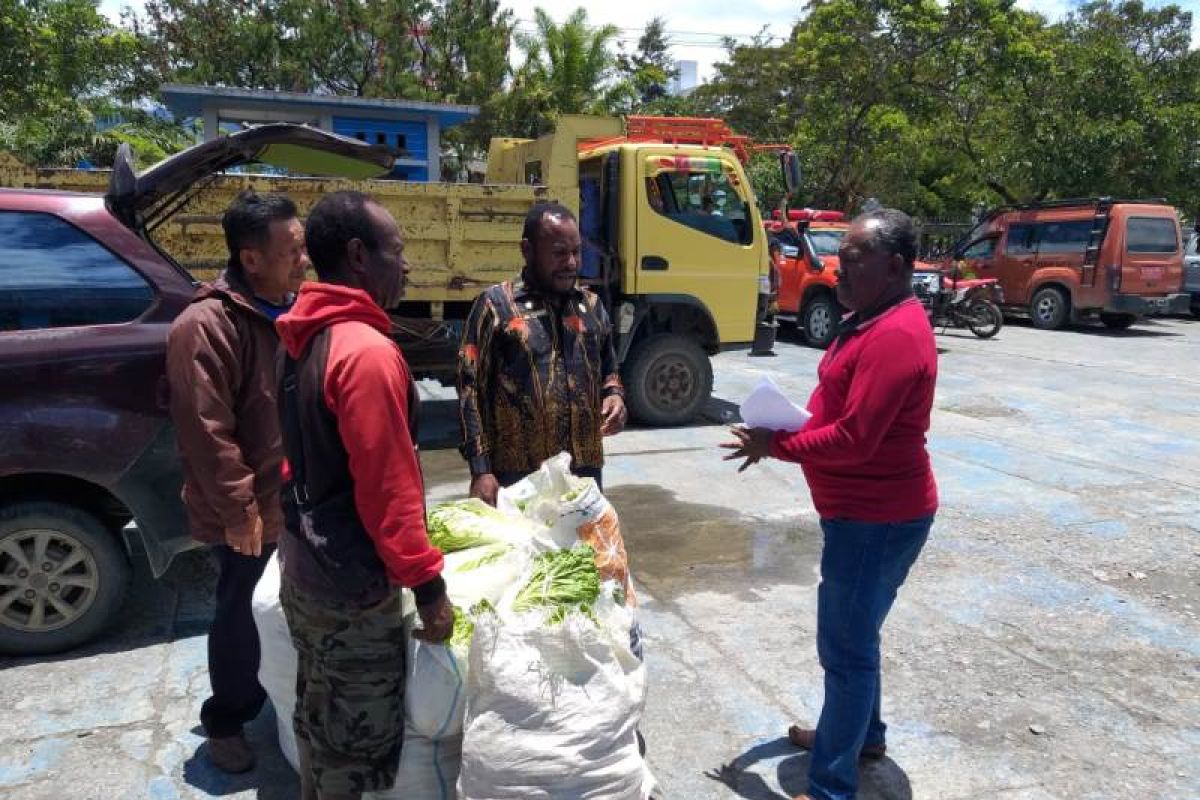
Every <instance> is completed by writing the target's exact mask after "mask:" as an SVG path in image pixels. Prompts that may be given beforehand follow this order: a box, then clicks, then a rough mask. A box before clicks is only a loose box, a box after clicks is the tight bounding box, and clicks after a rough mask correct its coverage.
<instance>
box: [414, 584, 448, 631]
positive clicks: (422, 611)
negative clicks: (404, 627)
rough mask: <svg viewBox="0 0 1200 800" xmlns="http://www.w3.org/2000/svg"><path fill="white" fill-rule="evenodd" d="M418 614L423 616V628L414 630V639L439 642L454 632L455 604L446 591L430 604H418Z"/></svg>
mask: <svg viewBox="0 0 1200 800" xmlns="http://www.w3.org/2000/svg"><path fill="white" fill-rule="evenodd" d="M417 614H418V615H419V616H420V617H421V629H420V630H416V631H413V638H414V639H420V640H421V641H423V642H430V643H431V644H437V643H438V642H444V641H446V640H447V639H449V638H450V635H451V634H452V633H454V606H452V605H450V598H449V597H447V596H446V593H445V592H442V596H441V597H439V598H438V599H437V600H435V601H434V602H432V603H430V604H429V605H427V606H417Z"/></svg>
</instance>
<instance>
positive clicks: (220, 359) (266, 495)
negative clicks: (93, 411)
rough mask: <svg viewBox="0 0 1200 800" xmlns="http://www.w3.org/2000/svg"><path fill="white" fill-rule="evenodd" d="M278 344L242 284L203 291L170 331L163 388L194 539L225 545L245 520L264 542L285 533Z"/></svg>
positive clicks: (230, 278)
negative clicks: (256, 519)
mask: <svg viewBox="0 0 1200 800" xmlns="http://www.w3.org/2000/svg"><path fill="white" fill-rule="evenodd" d="M278 348H279V335H278V334H277V333H276V332H275V325H274V323H273V322H272V321H271V319H270V318H269V317H268V316H267V315H266V314H264V313H263V312H262V311H260V310H259V309H258V308H257V307H256V306H255V305H254V300H253V294H252V292H251V291H250V288H249V287H248V286H247V285H246V283H245V282H244V280H243V279H242V277H241V275H240V274H238V273H237V272H234V271H231V270H226V271H225V272H223V273H222V274H221V276H220V277H219V278H218V279H217V280H216V282H214V283H213V284H206V285H204V286H203V287H201V289H200V291H199V292H198V293H197V294H196V297H195V299H194V300H193V301H192V304H191V305H190V306H188V307H187V308H186V309H185V310H184V312H183V313H182V314H180V315H179V317H178V318H177V319H176V320H175V322H174V324H172V325H171V332H170V334H169V335H168V337H167V379H168V381H169V382H170V386H171V418H172V420H173V421H174V423H175V432H176V436H177V438H178V441H179V452H180V456H181V458H182V460H183V478H184V484H183V502H184V504H185V505H186V506H187V511H188V521H189V522H190V523H191V528H192V538H194V539H196V540H198V541H201V542H204V543H206V544H221V543H224V541H225V529H226V528H231V527H234V526H236V525H238V524H240V523H243V522H245V521H246V520H247V519H248V518H249V517H250V515H251V514H252V513H257V514H258V515H259V516H261V517H262V521H263V541H265V542H273V541H275V540H276V539H278V538H279V534H280V532H281V531H282V530H283V512H282V509H281V507H280V505H279V489H280V486H281V485H282V483H283V477H282V474H281V468H282V464H283V443H282V439H281V438H280V434H279V417H278V412H277V410H276V405H275V391H276V388H275V353H276V350H278Z"/></svg>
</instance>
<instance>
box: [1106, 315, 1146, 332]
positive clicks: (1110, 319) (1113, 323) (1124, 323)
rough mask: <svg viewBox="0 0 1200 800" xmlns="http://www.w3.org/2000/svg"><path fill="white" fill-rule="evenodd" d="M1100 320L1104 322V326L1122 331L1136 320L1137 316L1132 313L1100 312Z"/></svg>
mask: <svg viewBox="0 0 1200 800" xmlns="http://www.w3.org/2000/svg"><path fill="white" fill-rule="evenodd" d="M1100 321H1101V322H1102V323H1104V327H1106V328H1108V329H1109V330H1114V331H1123V330H1125V329H1126V328H1128V327H1129V326H1130V325H1132V324H1133V323H1135V322H1137V317H1135V316H1134V315H1133V314H1109V313H1105V312H1102V313H1101V314H1100Z"/></svg>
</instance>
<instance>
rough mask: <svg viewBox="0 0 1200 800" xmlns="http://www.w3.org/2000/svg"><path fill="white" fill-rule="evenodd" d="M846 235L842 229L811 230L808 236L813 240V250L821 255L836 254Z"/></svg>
mask: <svg viewBox="0 0 1200 800" xmlns="http://www.w3.org/2000/svg"><path fill="white" fill-rule="evenodd" d="M845 235H846V232H845V231H840V230H823V231H814V230H809V232H808V238H809V239H811V240H812V246H813V250H815V251H816V253H817V255H819V256H836V255H837V254H838V248H839V247H841V246H842V237H843V236H845Z"/></svg>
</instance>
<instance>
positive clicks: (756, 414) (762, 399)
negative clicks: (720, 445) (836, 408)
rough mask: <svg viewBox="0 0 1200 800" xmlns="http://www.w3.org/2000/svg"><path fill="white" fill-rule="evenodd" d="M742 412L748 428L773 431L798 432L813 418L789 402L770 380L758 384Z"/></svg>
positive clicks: (745, 402)
mask: <svg viewBox="0 0 1200 800" xmlns="http://www.w3.org/2000/svg"><path fill="white" fill-rule="evenodd" d="M740 412H741V415H742V422H743V423H745V424H746V426H748V427H750V428H769V429H770V430H773V431H798V430H800V429H801V428H803V427H804V423H806V422H808V420H809V419H810V418H811V417H812V414H810V413H808V411H807V410H806V409H803V408H801V407H800V406H798V405H796V404H795V403H793V402H792V401H791V400H788V398H787V395H785V394H784V393H783V391H782V390H781V389H780V388H779V387H778V386H776V385H775V381H773V380H771V379H770V378H763V379H762V380H760V381H759V382H758V386H755V387H754V390H753V391H752V392H750V394H749V395H748V396H747V397H746V399H745V401H744V402H743V403H742V407H741V409H740Z"/></svg>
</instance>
